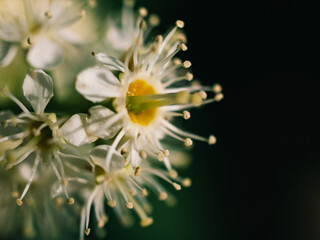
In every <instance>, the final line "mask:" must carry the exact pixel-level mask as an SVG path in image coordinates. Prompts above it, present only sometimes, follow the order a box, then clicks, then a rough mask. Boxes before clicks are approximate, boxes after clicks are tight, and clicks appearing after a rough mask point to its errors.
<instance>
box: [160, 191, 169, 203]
mask: <svg viewBox="0 0 320 240" xmlns="http://www.w3.org/2000/svg"><path fill="white" fill-rule="evenodd" d="M167 198H168V194H167V193H166V192H161V193H159V200H160V201H164V200H166V199H167Z"/></svg>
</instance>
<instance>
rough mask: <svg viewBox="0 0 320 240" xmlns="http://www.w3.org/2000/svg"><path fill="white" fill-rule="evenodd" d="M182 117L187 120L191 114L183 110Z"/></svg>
mask: <svg viewBox="0 0 320 240" xmlns="http://www.w3.org/2000/svg"><path fill="white" fill-rule="evenodd" d="M182 114H183V118H184V119H185V120H187V119H189V118H190V117H191V114H190V112H189V111H183V113H182Z"/></svg>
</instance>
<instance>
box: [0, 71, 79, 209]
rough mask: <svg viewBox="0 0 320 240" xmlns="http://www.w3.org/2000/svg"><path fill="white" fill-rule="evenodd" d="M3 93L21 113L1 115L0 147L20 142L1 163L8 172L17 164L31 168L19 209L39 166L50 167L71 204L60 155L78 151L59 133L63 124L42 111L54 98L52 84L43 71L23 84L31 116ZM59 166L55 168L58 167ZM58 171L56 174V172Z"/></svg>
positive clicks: (37, 72) (18, 200)
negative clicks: (7, 143) (26, 164)
mask: <svg viewBox="0 0 320 240" xmlns="http://www.w3.org/2000/svg"><path fill="white" fill-rule="evenodd" d="M3 92H4V94H5V95H7V96H8V97H9V98H10V99H11V100H12V101H13V102H15V103H16V104H17V105H18V106H19V107H20V108H21V109H22V111H23V112H22V113H21V114H20V115H19V116H15V115H14V114H13V113H12V112H11V111H2V112H0V123H1V124H2V125H3V127H2V128H1V131H0V134H1V135H2V138H0V143H3V142H8V141H13V140H19V141H17V143H16V144H15V145H13V146H12V147H10V148H9V149H7V151H6V152H5V153H4V154H2V155H0V162H2V161H5V162H6V164H5V169H6V170H9V169H11V168H13V167H15V166H17V165H18V164H21V163H25V162H27V163H28V164H29V163H30V162H32V161H33V164H31V167H30V168H31V170H30V175H29V179H28V182H27V184H26V186H25V188H24V190H23V192H22V194H21V196H20V197H19V198H17V201H16V202H17V204H18V205H19V206H21V205H22V203H23V202H22V200H23V198H24V197H25V195H26V193H27V192H28V190H29V188H30V185H31V183H32V181H33V180H34V178H35V176H36V174H37V169H38V168H39V166H42V165H44V166H47V165H48V164H50V165H51V168H52V170H53V172H54V173H55V175H56V177H57V179H58V180H59V183H60V185H61V187H62V188H63V189H64V192H65V195H66V197H67V200H68V203H69V204H72V203H73V201H74V200H73V198H70V197H69V195H68V193H67V191H66V190H65V186H64V185H65V184H66V180H65V171H64V167H63V163H62V160H61V157H63V156H64V154H63V153H61V152H60V150H61V149H62V148H64V149H66V150H69V151H71V152H72V153H73V154H75V155H77V151H76V150H77V149H74V148H73V146H71V145H68V144H66V143H65V141H64V140H63V137H62V136H61V134H60V132H59V125H60V124H61V123H62V122H63V121H65V120H64V119H63V118H62V119H61V120H58V119H57V117H56V114H55V113H45V112H44V110H45V108H46V106H47V104H48V103H49V101H50V99H51V98H52V97H53V80H52V78H51V77H50V76H49V75H48V74H46V73H45V72H44V71H43V70H40V69H35V70H31V71H29V73H28V74H27V75H26V77H25V79H24V82H23V93H24V96H25V97H26V99H27V100H28V101H29V103H30V104H31V106H32V108H33V110H34V112H30V111H29V110H28V109H27V108H26V107H25V106H24V105H23V103H22V102H20V101H19V100H18V99H17V98H16V97H14V96H13V95H12V94H11V93H10V92H9V90H8V89H6V88H4V89H3ZM57 166H58V167H57ZM58 169H59V170H58Z"/></svg>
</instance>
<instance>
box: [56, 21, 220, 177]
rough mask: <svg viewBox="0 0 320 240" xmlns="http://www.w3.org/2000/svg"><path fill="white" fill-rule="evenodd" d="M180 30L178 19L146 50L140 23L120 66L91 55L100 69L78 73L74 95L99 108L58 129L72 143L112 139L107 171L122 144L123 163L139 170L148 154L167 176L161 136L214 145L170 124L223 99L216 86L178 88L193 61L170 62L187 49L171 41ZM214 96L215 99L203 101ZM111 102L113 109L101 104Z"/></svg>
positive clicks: (166, 153)
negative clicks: (163, 167)
mask: <svg viewBox="0 0 320 240" xmlns="http://www.w3.org/2000/svg"><path fill="white" fill-rule="evenodd" d="M183 26H184V22H183V21H180V20H178V21H177V22H176V25H175V26H174V27H173V28H172V29H171V31H169V33H168V34H167V35H166V36H165V37H162V36H160V35H159V36H157V37H156V39H155V41H154V42H152V43H151V44H149V45H148V48H146V46H145V44H144V42H143V34H144V32H145V30H146V23H145V22H144V21H143V20H141V21H140V24H139V27H140V28H139V34H138V36H137V38H136V39H135V41H134V43H133V45H132V47H131V48H130V49H129V51H128V52H127V54H126V57H125V59H124V61H123V62H122V61H120V60H119V59H116V58H113V57H111V56H108V55H106V54H104V53H93V55H94V56H95V58H96V60H97V62H98V63H99V66H95V67H91V68H88V69H85V70H83V71H82V72H80V73H79V75H78V77H77V80H76V89H77V91H78V92H79V93H81V94H82V95H83V96H84V97H85V98H86V99H88V100H90V101H92V102H94V103H99V105H96V106H94V107H92V108H91V109H89V115H85V114H82V115H79V114H77V115H74V116H73V117H72V118H71V119H70V120H69V121H68V122H67V123H66V124H65V125H64V126H63V127H62V129H61V130H62V132H63V133H64V135H65V136H66V139H67V140H68V141H70V142H71V143H73V144H76V145H77V144H78V145H81V144H82V143H85V142H90V140H92V137H97V138H102V139H110V138H113V142H112V144H111V147H110V149H111V150H110V151H108V154H107V156H106V171H107V172H109V171H110V163H111V159H112V155H113V152H115V150H118V149H120V148H121V147H122V146H126V147H127V148H128V149H130V151H129V152H130V154H129V156H128V158H127V161H128V163H130V165H131V166H132V167H133V169H136V168H137V167H139V164H140V162H141V158H142V157H141V156H143V155H147V154H148V155H151V156H153V157H155V158H157V159H158V160H159V161H163V162H164V164H165V166H166V168H167V169H168V171H169V172H174V170H173V169H172V167H171V164H170V161H169V158H168V156H169V153H170V152H169V150H168V149H164V148H163V146H162V144H161V142H160V141H161V140H162V139H163V138H164V136H170V137H173V138H175V139H177V140H179V141H182V142H184V144H185V145H186V146H191V145H192V143H193V141H192V139H194V140H200V141H205V142H208V143H209V144H214V143H215V142H216V138H215V137H214V136H213V135H211V136H209V137H208V138H206V137H202V136H198V135H196V134H193V133H189V132H187V131H184V130H182V129H179V128H178V127H176V126H175V125H173V124H172V123H171V122H170V121H171V120H172V118H173V117H183V118H184V119H188V118H190V113H189V112H188V111H187V109H189V108H193V107H199V106H202V105H204V104H208V103H211V102H215V101H220V100H221V99H222V98H223V94H222V93H221V86H220V85H218V84H216V85H215V86H214V87H207V86H204V87H202V86H200V85H199V84H191V85H190V84H189V85H182V84H181V83H182V82H183V81H187V82H188V81H191V80H192V79H193V74H192V73H190V72H183V73H181V71H183V70H185V69H187V68H189V67H190V66H191V62H190V61H183V62H182V61H181V60H179V59H177V58H174V57H175V55H176V54H177V53H178V52H179V51H181V50H182V51H185V50H187V46H186V45H185V43H183V42H181V39H180V38H174V39H173V36H174V34H175V33H176V31H177V30H178V29H179V28H182V27H183ZM144 49H148V50H147V51H144ZM119 72H120V74H119V77H117V76H116V74H117V73H119ZM179 84H180V85H179ZM219 86H220V87H219ZM212 93H213V94H215V95H214V96H212V97H210V98H207V96H208V94H212ZM110 102H112V107H113V110H110V109H108V108H106V107H104V106H103V104H108V103H110ZM109 105H110V104H109ZM182 110H183V111H182ZM180 111H182V112H180ZM76 126H77V127H76ZM75 128H77V129H78V130H75ZM80 132H81V133H82V134H80ZM80 135H81V136H80ZM79 139H83V142H79Z"/></svg>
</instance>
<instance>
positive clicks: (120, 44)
mask: <svg viewBox="0 0 320 240" xmlns="http://www.w3.org/2000/svg"><path fill="white" fill-rule="evenodd" d="M134 3H135V1H134V0H123V7H122V9H121V12H120V13H119V12H112V13H110V14H109V15H108V17H107V21H106V32H105V37H104V41H105V48H106V51H107V52H108V53H109V54H111V55H112V56H114V57H119V58H120V57H122V56H123V54H124V53H125V52H126V51H127V50H128V49H129V48H130V47H131V45H132V43H133V42H134V40H135V39H136V37H137V36H138V34H139V23H140V21H141V20H142V19H143V18H144V17H146V16H147V14H148V11H147V9H146V8H144V7H141V8H139V10H138V14H137V16H136V15H135V10H134ZM148 22H149V24H150V27H149V30H148V32H150V31H151V29H152V27H155V26H157V25H158V24H159V22H160V18H159V17H158V16H157V15H155V14H152V15H150V16H149V21H148ZM147 35H148V34H146V33H145V34H144V36H145V37H146V36H147Z"/></svg>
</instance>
